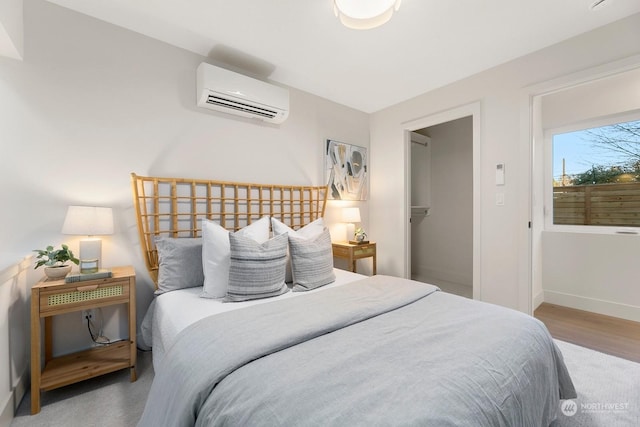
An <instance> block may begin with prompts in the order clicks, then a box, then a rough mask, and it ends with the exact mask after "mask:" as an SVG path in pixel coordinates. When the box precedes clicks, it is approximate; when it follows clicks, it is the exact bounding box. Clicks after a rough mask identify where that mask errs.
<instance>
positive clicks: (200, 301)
mask: <svg viewBox="0 0 640 427" xmlns="http://www.w3.org/2000/svg"><path fill="white" fill-rule="evenodd" d="M334 272H335V275H336V281H335V282H333V283H331V284H329V285H326V286H322V287H320V288H317V289H314V290H311V291H307V292H291V291H289V292H287V293H286V294H283V295H280V296H277V297H273V298H264V299H258V300H252V301H243V302H226V303H223V302H222V301H221V300H215V299H209V298H201V297H200V295H201V294H202V287H196V288H187V289H181V290H177V291H171V292H167V293H164V294H162V295H159V296H157V297H155V298H154V300H153V301H152V302H151V305H150V306H149V309H148V311H147V313H146V314H145V317H144V320H143V322H142V325H141V326H140V333H141V339H142V344H143V345H144V346H147V347H151V348H152V351H153V368H154V370H155V371H156V372H157V371H158V369H160V366H161V363H162V360H163V359H164V355H165V352H166V351H167V350H168V349H169V348H171V345H172V344H173V342H174V341H175V338H176V336H177V335H178V334H179V333H180V331H182V330H183V329H184V328H186V327H187V326H189V325H191V324H193V323H195V322H197V321H198V320H200V319H203V318H205V317H208V316H211V315H214V314H219V313H224V312H226V311H231V310H238V309H241V308H245V307H250V306H252V305H256V304H265V303H269V302H273V301H279V300H281V299H285V298H296V297H303V296H304V295H307V294H310V293H314V292H321V291H323V290H325V289H330V288H334V287H336V286H341V285H344V284H346V283H350V282H353V281H356V280H361V279H364V278H366V276H363V275H362V274H357V273H352V272H349V271H345V270H340V269H337V268H334Z"/></svg>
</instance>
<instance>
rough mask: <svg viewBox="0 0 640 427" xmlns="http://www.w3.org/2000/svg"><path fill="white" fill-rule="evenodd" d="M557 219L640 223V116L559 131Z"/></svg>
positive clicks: (556, 141)
mask: <svg viewBox="0 0 640 427" xmlns="http://www.w3.org/2000/svg"><path fill="white" fill-rule="evenodd" d="M552 149H553V224H565V225H597V226H617V227H620V226H624V227H629V226H631V227H640V120H638V121H630V122H622V123H614V124H611V125H607V126H600V127H594V128H589V129H581V130H577V131H573V132H565V133H555V134H554V135H553V137H552Z"/></svg>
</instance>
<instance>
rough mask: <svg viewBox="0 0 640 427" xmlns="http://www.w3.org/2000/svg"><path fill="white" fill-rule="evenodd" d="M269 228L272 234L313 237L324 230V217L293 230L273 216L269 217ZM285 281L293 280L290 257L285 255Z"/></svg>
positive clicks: (304, 237)
mask: <svg viewBox="0 0 640 427" xmlns="http://www.w3.org/2000/svg"><path fill="white" fill-rule="evenodd" d="M271 228H272V229H273V235H274V236H279V235H281V234H289V235H290V236H297V237H301V238H303V239H314V238H316V237H318V236H319V235H320V234H322V231H323V230H324V219H322V218H318V219H316V220H315V221H312V222H310V223H309V224H307V225H305V226H304V227H302V228H301V229H299V230H297V231H296V230H294V229H293V228H291V227H289V226H288V225H286V224H284V223H282V222H280V221H278V220H277V219H275V218H273V217H272V218H271ZM284 281H285V282H286V283H291V282H293V274H292V272H291V257H290V256H287V273H286V275H285V280H284Z"/></svg>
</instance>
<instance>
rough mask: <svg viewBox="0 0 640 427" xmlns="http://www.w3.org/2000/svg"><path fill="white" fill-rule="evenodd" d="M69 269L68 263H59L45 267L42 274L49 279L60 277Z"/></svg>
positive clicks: (67, 272)
mask: <svg viewBox="0 0 640 427" xmlns="http://www.w3.org/2000/svg"><path fill="white" fill-rule="evenodd" d="M70 271H71V266H70V265H61V266H56V267H45V268H44V274H45V275H46V276H47V277H48V278H49V279H62V278H64V277H65V276H66V275H67V274H69V272H70Z"/></svg>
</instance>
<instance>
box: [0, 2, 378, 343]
mask: <svg viewBox="0 0 640 427" xmlns="http://www.w3.org/2000/svg"><path fill="white" fill-rule="evenodd" d="M24 15H25V16H24V18H25V21H24V32H25V49H24V51H25V55H24V61H23V62H19V61H15V60H11V59H7V58H0V121H1V123H2V124H1V125H0V144H1V148H2V155H1V156H0V174H1V176H2V181H3V185H2V186H1V187H0V200H2V205H3V209H1V210H0V235H1V236H2V244H3V247H5V248H10V250H11V251H12V252H13V253H17V254H21V255H25V254H28V253H29V252H30V251H31V250H32V249H34V248H42V247H44V246H46V245H48V244H55V245H58V244H60V243H69V244H70V246H71V248H72V250H77V248H78V239H77V238H76V237H74V236H65V235H61V234H60V230H61V227H62V223H63V220H64V216H65V213H66V209H67V206H68V205H75V204H79V205H82V204H95V205H104V206H111V207H113V208H114V216H115V230H116V232H115V235H113V236H108V237H105V238H104V239H103V261H104V262H103V264H104V265H105V266H110V265H111V266H114V265H122V264H133V265H134V266H135V268H136V272H137V274H138V289H137V298H138V304H137V305H138V323H139V321H140V319H141V318H142V316H143V315H144V313H145V310H146V307H147V305H148V304H149V302H150V300H151V298H152V290H153V285H152V283H151V281H150V279H149V276H148V274H147V272H146V269H145V267H144V263H143V260H142V256H141V251H140V246H139V243H138V235H137V230H136V226H135V215H134V212H133V207H132V195H131V184H130V176H129V174H130V173H131V172H135V173H137V174H140V175H152V176H177V177H189V178H209V179H222V180H229V181H232V180H239V181H243V182H256V183H284V184H315V185H320V184H322V180H323V177H322V161H323V158H322V155H323V142H324V139H325V138H333V139H337V140H340V141H344V142H348V143H353V144H357V145H360V146H365V147H367V146H368V145H369V116H368V115H367V114H365V113H362V112H359V111H356V110H353V109H350V108H347V107H344V106H341V105H338V104H336V103H333V102H330V101H328V100H325V99H322V98H319V97H317V96H313V95H311V94H308V93H304V92H301V91H298V90H295V89H292V90H291V114H290V117H289V119H288V120H287V121H286V122H285V123H283V124H282V125H280V126H275V125H269V124H264V123H263V122H257V121H254V120H251V119H243V118H237V117H233V116H228V115H225V114H222V113H216V112H213V111H209V110H202V109H199V108H197V107H196V106H195V70H196V67H197V65H198V64H199V63H200V62H202V61H204V60H206V58H203V57H200V56H198V55H195V54H193V53H190V52H187V51H185V50H182V49H179V48H175V47H172V46H169V45H167V44H165V43H162V42H159V41H157V40H153V39H151V38H148V37H145V36H142V35H139V34H137V33H134V32H131V31H128V30H124V29H122V28H119V27H116V26H114V25H111V24H107V23H104V22H101V21H98V20H95V19H93V18H90V17H87V16H84V15H81V14H78V13H75V12H72V11H69V10H67V9H64V8H61V7H59V6H56V5H53V4H51V3H48V2H46V1H43V0H33V1H29V2H25V8H24ZM360 205H361V207H362V208H363V209H362V213H363V215H362V216H363V222H364V226H365V227H368V217H367V211H368V209H367V203H360ZM335 209H336V207H335V206H334V204H332V206H330V207H329V211H328V212H327V217H328V218H330V219H331V218H335V216H336V214H335V212H334V211H335ZM19 259H20V258H16V260H19ZM38 272H41V270H38ZM105 314H106V315H107V317H108V318H109V325H108V328H107V330H106V334H107V335H108V336H110V337H111V338H116V337H117V335H119V334H121V333H126V332H125V325H124V322H122V319H123V313H120V314H118V313H109V312H108V311H107V310H105ZM56 320H57V322H55V326H54V327H55V328H56V330H55V331H54V333H55V332H56V331H64V334H62V333H60V334H58V338H56V340H55V341H54V352H55V353H64V352H68V351H71V350H73V349H75V348H80V347H84V346H86V345H87V344H89V343H90V341H89V340H88V334H87V333H86V328H85V327H83V325H82V324H81V322H80V317H79V315H77V314H70V315H68V316H60V317H58V318H57V319H56ZM63 336H64V337H66V338H63Z"/></svg>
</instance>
